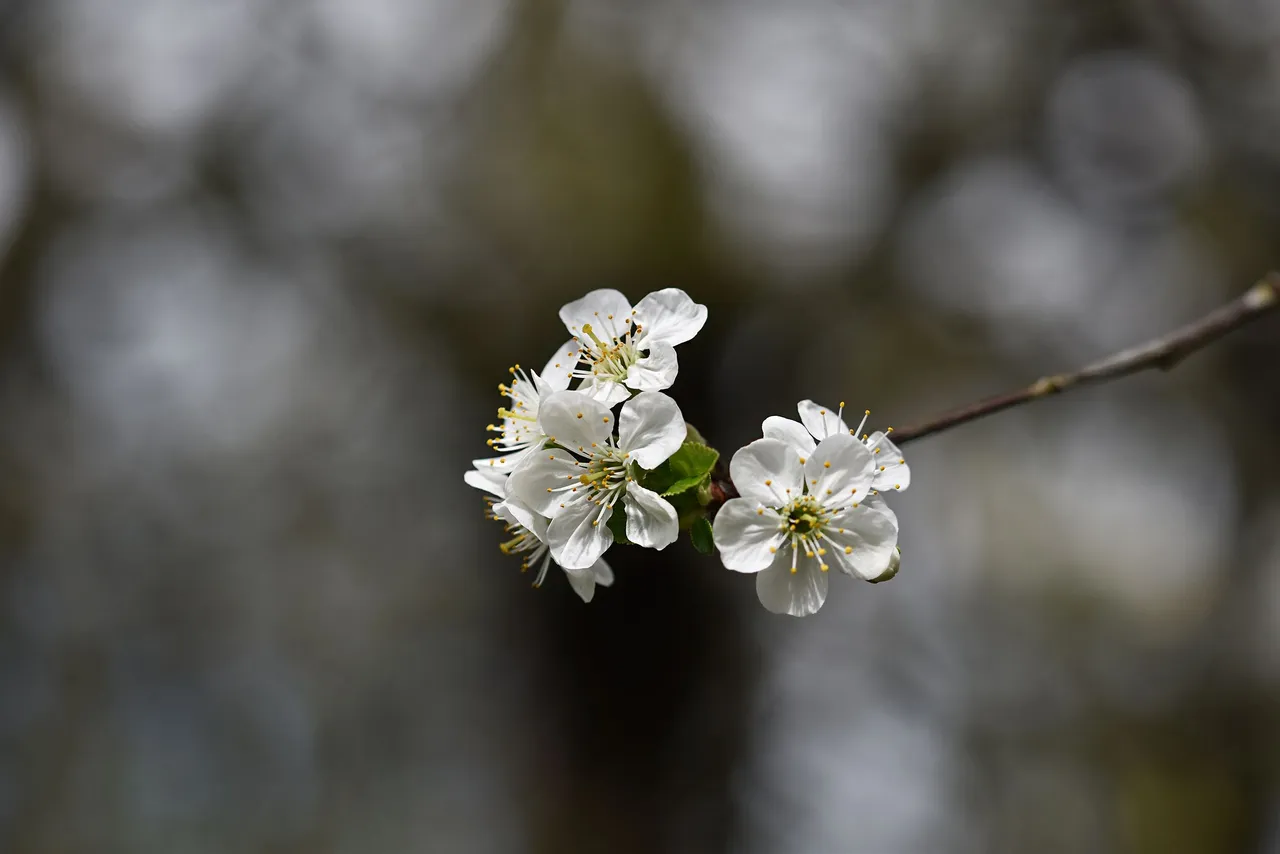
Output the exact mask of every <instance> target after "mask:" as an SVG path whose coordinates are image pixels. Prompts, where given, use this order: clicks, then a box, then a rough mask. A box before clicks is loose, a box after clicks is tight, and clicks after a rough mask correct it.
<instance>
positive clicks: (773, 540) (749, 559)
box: [711, 498, 786, 572]
mask: <svg viewBox="0 0 1280 854" xmlns="http://www.w3.org/2000/svg"><path fill="white" fill-rule="evenodd" d="M761 509H763V508H761V507H760V506H759V505H758V504H756V503H755V502H754V501H749V500H747V499H746V498H731V499H729V500H728V501H726V502H725V503H724V506H723V507H721V508H720V510H719V512H717V513H716V519H715V523H714V524H713V525H712V528H711V534H712V538H713V539H714V540H715V543H716V549H717V550H718V551H719V552H720V560H721V561H722V562H723V563H724V565H725V568H726V569H732V570H734V571H735V572H759V571H760V570H762V569H765V568H766V567H768V566H769V564H771V563H773V561H774V555H775V553H776V552H777V551H778V550H779V549H781V548H782V544H783V543H784V542H786V534H785V533H784V532H783V530H782V529H781V527H779V523H780V520H779V518H778V514H777V513H775V512H774V511H772V510H768V509H765V510H764V512H763V513H761V512H760V510H761Z"/></svg>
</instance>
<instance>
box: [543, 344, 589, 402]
mask: <svg viewBox="0 0 1280 854" xmlns="http://www.w3.org/2000/svg"><path fill="white" fill-rule="evenodd" d="M577 366H578V342H576V341H566V342H565V343H563V344H561V345H560V347H559V349H557V350H556V351H555V352H554V353H552V354H551V358H550V359H547V363H546V364H545V365H543V366H542V371H541V372H540V373H537V374H534V384H535V385H537V387H538V393H539V394H540V395H543V396H545V395H548V394H551V393H552V392H556V391H564V390H565V389H567V388H568V387H569V381H570V380H572V379H573V369H574V368H576V367H577Z"/></svg>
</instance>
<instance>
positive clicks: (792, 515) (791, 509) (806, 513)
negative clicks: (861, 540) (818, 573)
mask: <svg viewBox="0 0 1280 854" xmlns="http://www.w3.org/2000/svg"><path fill="white" fill-rule="evenodd" d="M778 515H779V523H778V525H779V528H780V529H781V530H783V531H784V532H786V534H787V539H786V541H785V543H786V545H789V546H791V572H792V574H795V572H796V571H797V565H798V563H799V559H800V555H801V554H802V553H803V555H804V556H805V557H806V558H816V559H817V560H818V565H819V568H820V569H821V570H822V571H823V572H826V571H827V568H828V567H827V563H826V561H824V560H822V556H823V555H825V554H826V553H827V550H826V548H825V547H823V545H822V541H823V540H825V539H828V537H827V535H826V533H825V532H824V529H825V528H826V527H827V524H828V523H829V522H830V521H831V517H832V516H834V515H835V511H833V510H830V509H828V508H826V507H823V506H822V504H821V503H819V501H818V499H817V498H815V497H814V496H812V495H802V496H800V497H799V498H796V499H794V500H792V501H790V502H789V503H788V504H787V505H786V506H784V507H780V508H778Z"/></svg>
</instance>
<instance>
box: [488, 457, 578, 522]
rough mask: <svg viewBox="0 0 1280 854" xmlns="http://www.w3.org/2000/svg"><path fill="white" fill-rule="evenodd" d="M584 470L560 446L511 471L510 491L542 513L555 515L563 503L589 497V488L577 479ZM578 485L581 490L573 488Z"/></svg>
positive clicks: (508, 490) (508, 484)
mask: <svg viewBox="0 0 1280 854" xmlns="http://www.w3.org/2000/svg"><path fill="white" fill-rule="evenodd" d="M583 471H584V470H583V469H582V468H581V467H579V466H578V465H577V464H576V463H575V462H574V458H573V456H572V455H571V454H570V453H569V452H568V451H565V450H562V449H560V448H552V449H550V450H544V451H542V452H541V453H540V454H539V455H538V456H536V457H531V458H530V459H529V462H528V463H526V464H525V465H522V466H521V467H520V468H518V469H516V470H515V471H514V472H512V473H511V479H510V480H509V481H508V482H507V494H508V495H514V496H515V497H516V498H519V499H520V500H521V501H523V502H524V503H525V504H526V505H527V506H529V507H530V508H532V509H533V510H534V511H535V512H537V513H541V514H542V515H543V516H555V515H557V514H558V513H559V512H560V510H561V507H560V505H561V504H565V503H568V502H569V501H571V500H575V499H577V498H578V496H579V495H581V496H583V497H585V496H586V490H587V487H586V486H581V485H580V484H578V483H576V482H575V481H577V480H578V478H579V477H580V476H581V475H582V473H583ZM575 486H579V487H580V491H579V492H573V491H572V490H573V488H574V487H575ZM566 487H567V488H566Z"/></svg>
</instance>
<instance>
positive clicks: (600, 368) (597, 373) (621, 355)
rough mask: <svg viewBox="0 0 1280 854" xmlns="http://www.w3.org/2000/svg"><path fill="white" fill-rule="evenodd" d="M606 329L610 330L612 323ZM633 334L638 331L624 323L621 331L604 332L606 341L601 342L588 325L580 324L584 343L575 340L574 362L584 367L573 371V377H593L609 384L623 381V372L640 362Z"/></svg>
mask: <svg viewBox="0 0 1280 854" xmlns="http://www.w3.org/2000/svg"><path fill="white" fill-rule="evenodd" d="M609 325H610V326H613V324H612V323H610V324H609ZM637 331H638V329H637V330H633V329H632V326H631V323H630V321H626V326H625V330H624V331H622V332H618V331H617V330H616V328H614V329H613V331H612V334H610V333H609V332H606V336H607V337H605V338H601V337H600V336H598V335H597V334H596V331H595V330H594V329H593V328H592V326H591V324H590V323H587V324H583V327H582V333H583V334H584V335H586V336H587V339H588V340H586V341H583V340H582V339H575V340H577V342H578V346H579V353H578V358H579V359H580V360H581V361H582V362H583V363H585V365H586V367H585V368H584V369H581V370H577V371H574V372H573V375H574V376H576V377H582V378H584V379H585V378H588V377H595V378H598V379H603V380H608V381H611V382H622V381H624V380H625V379H626V378H627V371H628V370H629V369H630V368H631V366H632V365H634V364H635V363H636V362H638V361H640V348H639V347H637V346H636V344H637V340H636V332H637Z"/></svg>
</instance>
